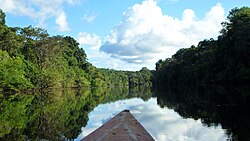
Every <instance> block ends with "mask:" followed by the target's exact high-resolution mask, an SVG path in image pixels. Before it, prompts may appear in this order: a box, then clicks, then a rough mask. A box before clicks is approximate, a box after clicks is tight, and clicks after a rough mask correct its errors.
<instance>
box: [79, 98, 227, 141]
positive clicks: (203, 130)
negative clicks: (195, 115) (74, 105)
mask: <svg viewBox="0 0 250 141" xmlns="http://www.w3.org/2000/svg"><path fill="white" fill-rule="evenodd" d="M124 109H129V110H131V113H132V114H133V115H134V116H135V117H136V119H137V120H139V121H140V123H141V124H142V125H143V126H144V127H145V128H146V130H147V131H148V132H149V133H150V134H151V135H152V136H153V138H154V139H155V140H157V141H203V140H210V141H223V140H226V139H227V135H226V134H225V131H224V130H223V129H221V126H217V127H207V126H203V124H202V123H201V120H194V119H190V118H188V119H183V118H182V117H181V116H180V115H179V114H178V113H176V112H175V111H173V110H171V109H168V108H160V107H159V106H158V105H157V101H156V98H151V99H150V100H148V101H146V102H145V101H143V100H142V99H139V98H133V99H129V100H120V101H116V102H113V103H108V104H100V105H99V106H98V107H96V108H95V109H94V110H93V111H92V112H91V113H90V114H89V121H88V125H87V126H86V127H83V128H82V133H81V135H80V136H79V137H78V139H76V140H80V139H81V138H83V137H85V136H87V135H88V134H89V133H91V132H92V131H94V130H95V129H97V128H98V127H100V126H101V125H102V124H103V123H105V122H106V121H108V120H109V119H111V118H112V117H113V116H114V115H116V114H117V113H119V112H120V111H122V110H124Z"/></svg>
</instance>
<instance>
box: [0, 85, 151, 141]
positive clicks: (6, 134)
mask: <svg viewBox="0 0 250 141" xmlns="http://www.w3.org/2000/svg"><path fill="white" fill-rule="evenodd" d="M147 91H148V88H135V89H130V90H129V88H101V89H90V88H88V89H81V90H63V91H56V90H55V91H51V92H48V93H31V94H19V93H17V94H14V95H8V94H0V140H6V141H9V140H41V139H45V140H53V141H54V140H55V141H56V140H68V139H75V138H77V136H78V135H79V134H80V133H81V127H84V126H86V124H87V121H88V120H89V117H88V113H89V112H91V111H92V110H93V109H94V108H95V107H96V106H97V105H99V104H100V103H107V102H111V101H117V100H119V99H126V98H133V97H141V98H143V99H149V98H150V97H151V95H152V93H148V92H147Z"/></svg>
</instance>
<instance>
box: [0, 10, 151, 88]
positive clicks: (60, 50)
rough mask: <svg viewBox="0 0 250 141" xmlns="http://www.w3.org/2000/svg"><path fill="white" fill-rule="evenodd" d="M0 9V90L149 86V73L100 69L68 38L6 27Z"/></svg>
mask: <svg viewBox="0 0 250 141" xmlns="http://www.w3.org/2000/svg"><path fill="white" fill-rule="evenodd" d="M5 16H6V15H5V13H4V12H3V11H2V10H0V91H25V90H46V89H48V88H79V87H89V86H91V87H104V86H105V87H107V86H141V85H147V86H150V85H151V77H152V73H151V71H150V70H148V69H147V68H142V69H141V70H140V71H136V72H131V71H116V70H109V69H99V68H96V67H95V66H93V65H92V64H91V63H89V62H88V60H87V55H86V53H85V51H84V50H83V49H82V48H81V47H79V43H78V42H77V41H76V40H75V39H74V38H72V37H70V36H66V37H64V36H60V35H58V36H50V35H49V34H48V33H47V31H46V30H44V29H42V28H37V27H32V26H28V27H23V28H21V27H8V26H7V25H6V22H5Z"/></svg>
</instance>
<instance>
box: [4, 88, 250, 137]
mask: <svg viewBox="0 0 250 141" xmlns="http://www.w3.org/2000/svg"><path fill="white" fill-rule="evenodd" d="M249 88H250V87H248V86H237V87H236V86H233V87H232V86H209V87H191V86H188V87H187V86H171V87H170V86H169V87H165V88H158V89H154V90H152V89H151V88H138V87H137V88H121V87H118V88H93V89H91V88H88V89H87V88H86V89H81V90H63V91H56V90H54V91H50V92H47V93H31V94H20V93H18V94H0V140H4V141H5V140H6V141H7V140H8V141H9V140H51V141H57V140H76V141H78V140H80V139H82V138H83V137H85V136H86V135H88V134H89V133H91V132H92V131H94V130H95V129H96V128H98V127H100V126H101V125H102V124H103V123H105V122H107V121H108V120H109V119H111V118H112V117H113V116H115V115H116V114H117V113H119V112H120V111H122V110H124V109H129V110H131V113H132V114H133V115H134V116H135V117H136V118H137V119H138V120H139V121H140V123H141V124H142V125H143V126H144V127H145V128H146V130H147V131H148V132H149V133H150V134H151V135H152V136H153V138H154V139H155V140H157V141H204V140H210V141H225V140H240V141H245V140H246V141H247V140H249V136H250V122H249V119H250V114H249V113H250V93H249V92H250V90H249Z"/></svg>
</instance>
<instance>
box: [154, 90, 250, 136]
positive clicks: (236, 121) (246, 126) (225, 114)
mask: <svg viewBox="0 0 250 141" xmlns="http://www.w3.org/2000/svg"><path fill="white" fill-rule="evenodd" d="M155 93H156V95H157V102H158V104H159V105H160V106H161V107H165V106H166V107H168V108H171V109H174V110H175V111H176V112H178V113H179V114H180V115H181V116H183V117H184V118H194V119H201V120H202V122H203V123H204V124H206V125H207V126H211V125H218V124H221V125H222V128H224V129H227V132H228V134H229V135H230V134H233V140H248V138H249V133H250V122H249V119H250V88H249V86H207V87H190V86H183V85H182V86H169V87H167V88H164V89H163V88H159V89H157V90H156V91H155Z"/></svg>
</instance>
